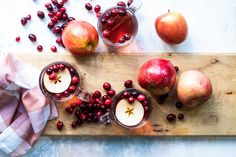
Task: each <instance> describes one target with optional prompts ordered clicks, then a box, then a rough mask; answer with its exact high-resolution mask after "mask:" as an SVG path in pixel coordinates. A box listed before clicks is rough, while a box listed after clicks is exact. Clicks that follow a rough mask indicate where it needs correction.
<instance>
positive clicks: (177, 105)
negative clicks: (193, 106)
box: [175, 101, 183, 109]
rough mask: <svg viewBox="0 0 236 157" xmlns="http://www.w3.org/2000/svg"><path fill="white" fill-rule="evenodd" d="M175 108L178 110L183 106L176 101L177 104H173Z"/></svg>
mask: <svg viewBox="0 0 236 157" xmlns="http://www.w3.org/2000/svg"><path fill="white" fill-rule="evenodd" d="M175 107H176V108H179V109H180V108H182V107H183V104H182V103H181V102H180V101H177V102H176V103H175Z"/></svg>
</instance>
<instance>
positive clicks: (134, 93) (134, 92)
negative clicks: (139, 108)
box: [131, 90, 138, 98]
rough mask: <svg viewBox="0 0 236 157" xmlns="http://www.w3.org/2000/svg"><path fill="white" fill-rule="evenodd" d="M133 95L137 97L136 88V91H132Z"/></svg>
mask: <svg viewBox="0 0 236 157" xmlns="http://www.w3.org/2000/svg"><path fill="white" fill-rule="evenodd" d="M131 95H132V96H133V97H135V98H137V96H138V92H137V91H135V90H134V91H132V92H131Z"/></svg>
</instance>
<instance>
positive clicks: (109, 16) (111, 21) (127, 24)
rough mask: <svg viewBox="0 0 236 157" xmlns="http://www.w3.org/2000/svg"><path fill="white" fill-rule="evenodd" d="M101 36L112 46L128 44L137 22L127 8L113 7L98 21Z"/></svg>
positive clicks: (135, 29) (135, 30) (134, 32)
mask: <svg viewBox="0 0 236 157" xmlns="http://www.w3.org/2000/svg"><path fill="white" fill-rule="evenodd" d="M98 27H99V31H100V32H101V36H102V37H103V38H105V39H107V40H108V41H110V42H112V43H113V44H116V43H120V44H123V43H126V42H129V41H130V40H131V38H132V36H133V35H135V34H136V32H137V27H138V24H137V20H136V18H135V16H134V15H133V13H132V12H131V11H130V10H128V9H127V8H123V7H115V8H111V9H109V10H108V11H106V12H105V13H104V14H103V15H102V16H101V18H100V19H99V26H98Z"/></svg>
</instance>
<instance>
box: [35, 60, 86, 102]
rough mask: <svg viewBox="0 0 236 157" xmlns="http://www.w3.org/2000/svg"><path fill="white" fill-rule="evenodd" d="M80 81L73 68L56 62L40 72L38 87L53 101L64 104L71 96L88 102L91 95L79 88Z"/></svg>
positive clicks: (67, 64) (76, 71)
mask: <svg viewBox="0 0 236 157" xmlns="http://www.w3.org/2000/svg"><path fill="white" fill-rule="evenodd" d="M80 81H81V78H80V74H79V72H78V70H76V68H75V67H74V66H72V65H71V64H69V63H66V62H63V61H58V62H54V63H51V64H49V65H47V66H46V67H45V68H44V69H43V70H42V72H41V74H40V78H39V86H40V89H41V91H42V93H43V94H44V95H45V96H46V97H47V98H49V99H50V100H53V101H58V102H64V101H67V100H69V99H70V98H72V97H73V96H78V97H79V98H80V99H82V100H84V101H87V102H89V100H90V98H91V95H90V94H89V93H88V92H87V91H85V90H84V89H82V88H81V87H80Z"/></svg>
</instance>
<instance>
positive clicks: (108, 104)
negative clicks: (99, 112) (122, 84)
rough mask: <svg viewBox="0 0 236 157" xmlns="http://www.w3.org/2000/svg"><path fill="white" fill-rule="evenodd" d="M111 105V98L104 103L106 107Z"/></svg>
mask: <svg viewBox="0 0 236 157" xmlns="http://www.w3.org/2000/svg"><path fill="white" fill-rule="evenodd" d="M111 103H112V99H110V98H108V99H106V100H105V102H104V104H105V105H106V106H110V105H111Z"/></svg>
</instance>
